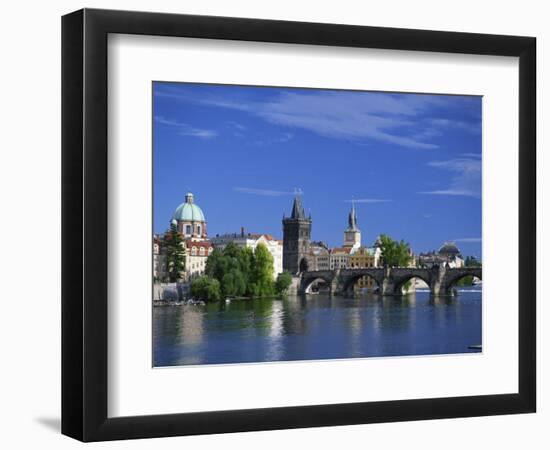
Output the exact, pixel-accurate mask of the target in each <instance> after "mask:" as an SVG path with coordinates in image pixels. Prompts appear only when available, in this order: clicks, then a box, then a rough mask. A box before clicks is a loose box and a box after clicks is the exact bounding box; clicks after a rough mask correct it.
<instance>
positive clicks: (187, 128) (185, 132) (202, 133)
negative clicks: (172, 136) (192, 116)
mask: <svg viewBox="0 0 550 450" xmlns="http://www.w3.org/2000/svg"><path fill="white" fill-rule="evenodd" d="M155 121H156V122H157V123H160V124H162V125H167V126H171V127H174V128H175V129H176V130H177V133H178V134H179V135H180V136H193V137H198V138H202V139H211V138H213V137H216V136H217V135H218V133H217V132H216V131H214V130H204V129H201V128H195V127H192V126H191V125H189V124H187V123H183V122H178V121H176V120H171V119H166V118H164V117H162V116H156V117H155Z"/></svg>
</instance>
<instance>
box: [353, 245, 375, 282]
mask: <svg viewBox="0 0 550 450" xmlns="http://www.w3.org/2000/svg"><path fill="white" fill-rule="evenodd" d="M377 251H378V252H379V251H380V248H379V247H360V248H359V249H358V250H357V251H356V252H355V253H353V254H351V255H350V256H349V266H350V268H351V269H364V268H368V267H378V262H379V260H380V256H379V254H378V255H377V253H378V252H377ZM376 287H377V285H376V282H375V281H374V280H373V279H372V278H371V277H369V276H366V275H365V276H364V277H361V278H359V280H357V282H356V283H355V285H354V290H356V291H361V290H363V289H369V290H373V289H375V288H376Z"/></svg>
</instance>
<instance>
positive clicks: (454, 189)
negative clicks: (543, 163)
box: [153, 83, 481, 257]
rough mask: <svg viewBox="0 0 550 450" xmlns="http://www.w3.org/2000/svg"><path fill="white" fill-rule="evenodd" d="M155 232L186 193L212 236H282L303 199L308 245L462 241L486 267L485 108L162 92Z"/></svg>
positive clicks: (239, 91)
mask: <svg viewBox="0 0 550 450" xmlns="http://www.w3.org/2000/svg"><path fill="white" fill-rule="evenodd" d="M153 89H154V92H153V94H154V96H153V101H154V105H153V113H154V119H153V120H154V122H153V126H154V232H155V233H163V232H164V231H166V229H167V228H168V225H169V221H170V218H171V216H172V214H173V212H174V210H175V208H176V207H177V206H178V205H179V204H180V203H182V202H183V201H184V196H185V194H186V192H188V191H190V192H193V193H194V194H195V199H196V202H197V204H199V205H200V206H201V208H202V209H203V211H204V213H205V215H206V220H207V222H208V233H209V235H210V236H215V235H216V234H225V233H233V232H239V231H240V229H241V227H244V228H245V229H246V231H247V232H253V233H266V234H271V235H273V236H275V237H277V238H279V239H280V238H281V237H282V224H281V220H282V217H283V214H285V215H286V216H288V215H289V214H290V211H291V207H292V199H293V197H294V192H295V189H301V190H302V192H303V194H302V195H303V197H302V198H303V203H304V206H305V208H306V212H307V213H311V215H312V221H313V225H312V239H313V240H318V241H324V242H326V243H327V244H328V245H329V246H330V247H338V246H341V245H342V239H343V231H344V229H345V228H346V226H347V217H348V213H349V210H350V208H351V201H352V199H353V200H354V201H355V206H356V209H357V215H358V227H359V228H360V229H361V231H362V236H363V244H364V245H370V244H371V243H372V242H374V240H375V239H376V237H377V236H378V235H379V234H380V233H385V234H388V235H390V236H392V237H393V238H395V239H403V240H405V241H407V242H409V243H410V245H411V247H412V249H413V250H414V251H415V252H416V253H420V252H425V251H429V250H433V249H437V248H439V246H440V245H441V244H442V243H443V242H445V241H455V242H456V243H457V245H459V246H460V248H461V249H462V250H463V254H465V255H474V256H477V257H481V98H480V97H464V96H443V95H424V94H392V93H374V92H350V91H334V90H317V89H315V90H312V89H295V88H264V87H242V86H221V85H204V84H183V83H182V84H176V83H154V85H153Z"/></svg>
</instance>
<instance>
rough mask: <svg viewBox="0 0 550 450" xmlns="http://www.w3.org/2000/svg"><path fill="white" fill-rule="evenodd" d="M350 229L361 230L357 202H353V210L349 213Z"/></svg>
mask: <svg viewBox="0 0 550 450" xmlns="http://www.w3.org/2000/svg"><path fill="white" fill-rule="evenodd" d="M348 231H359V229H358V228H357V212H356V211H355V203H354V202H352V203H351V211H350V212H349V215H348Z"/></svg>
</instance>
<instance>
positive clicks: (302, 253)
mask: <svg viewBox="0 0 550 450" xmlns="http://www.w3.org/2000/svg"><path fill="white" fill-rule="evenodd" d="M310 238H311V215H310V216H309V217H307V218H306V214H305V211H304V207H303V205H302V199H301V197H300V195H299V194H297V195H296V196H295V198H294V204H293V205H292V213H291V215H290V217H285V216H284V215H283V269H284V270H287V271H288V272H290V273H291V274H297V273H300V272H304V271H306V270H309V262H308V256H309V253H310V248H309V245H310Z"/></svg>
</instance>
